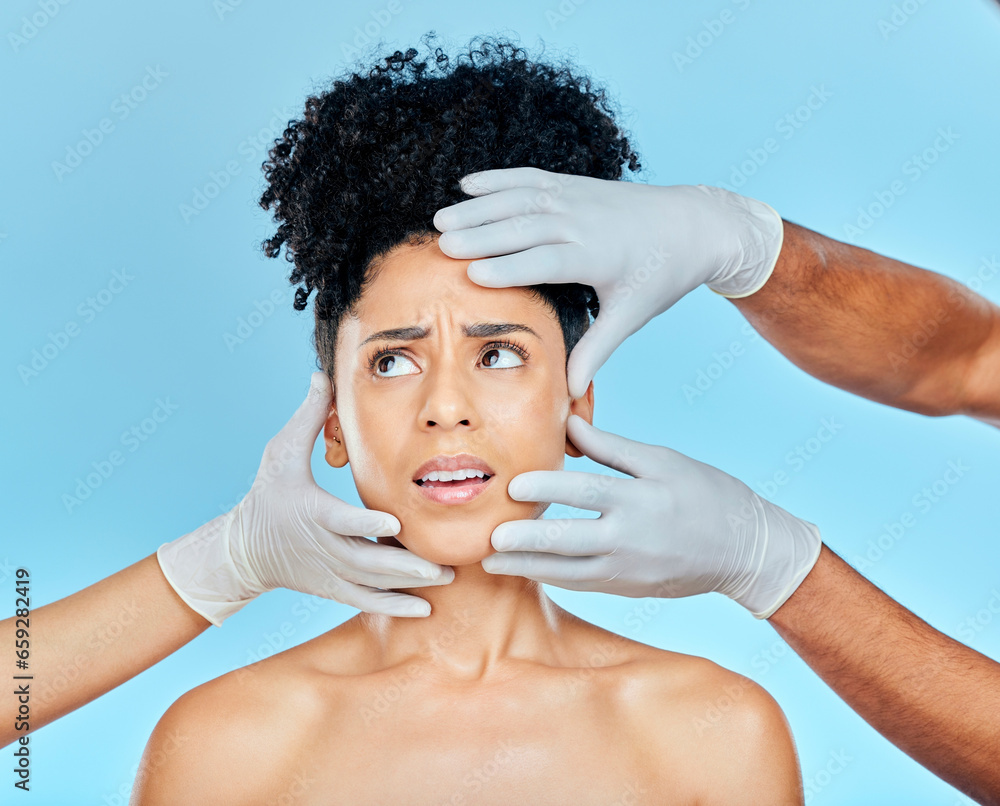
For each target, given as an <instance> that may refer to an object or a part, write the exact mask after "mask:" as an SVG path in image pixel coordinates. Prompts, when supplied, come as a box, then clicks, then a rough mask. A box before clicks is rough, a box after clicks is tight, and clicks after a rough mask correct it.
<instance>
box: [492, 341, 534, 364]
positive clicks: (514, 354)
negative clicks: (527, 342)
mask: <svg viewBox="0 0 1000 806" xmlns="http://www.w3.org/2000/svg"><path fill="white" fill-rule="evenodd" d="M527 357H528V355H527V352H526V351H525V349H524V348H523V347H521V346H520V345H518V344H514V343H513V342H509V341H508V342H503V343H497V344H487V345H486V350H485V352H484V353H483V357H482V363H483V366H484V367H486V368H487V369H513V368H514V367H520V366H523V365H524V359H525V358H527ZM512 359H513V360H512Z"/></svg>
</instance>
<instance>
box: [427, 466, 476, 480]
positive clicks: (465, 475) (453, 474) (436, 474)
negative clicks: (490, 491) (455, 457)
mask: <svg viewBox="0 0 1000 806" xmlns="http://www.w3.org/2000/svg"><path fill="white" fill-rule="evenodd" d="M485 475H486V474H485V473H484V472H483V471H482V470H472V469H471V468H463V469H462V470H432V471H431V472H430V473H428V474H427V475H426V476H424V477H423V478H421V479H420V480H421V481H461V480H462V479H471V478H472V477H473V476H477V477H478V478H483V476H485Z"/></svg>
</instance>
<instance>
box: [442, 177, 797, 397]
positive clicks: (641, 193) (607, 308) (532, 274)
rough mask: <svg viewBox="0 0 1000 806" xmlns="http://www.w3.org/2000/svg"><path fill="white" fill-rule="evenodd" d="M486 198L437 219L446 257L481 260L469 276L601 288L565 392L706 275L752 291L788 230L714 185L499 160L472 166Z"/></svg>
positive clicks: (468, 181)
mask: <svg viewBox="0 0 1000 806" xmlns="http://www.w3.org/2000/svg"><path fill="white" fill-rule="evenodd" d="M461 184H462V189H463V190H464V191H465V192H466V193H468V194H470V195H472V196H477V197H478V198H474V199H468V200H466V201H463V202H459V203H458V204H453V205H451V206H450V207H443V208H442V209H440V210H438V211H437V213H436V214H435V216H434V226H435V227H436V228H437V229H438V230H440V231H441V232H442V233H443V234H442V235H441V237H440V239H439V241H438V245H439V247H440V248H441V251H442V252H444V253H445V254H446V255H448V256H449V257H453V258H460V259H469V258H485V257H490V256H491V255H498V256H500V257H492V258H491V259H489V260H477V261H476V262H475V263H471V264H469V278H470V279H472V280H473V281H474V282H476V283H479V285H483V286H487V287H490V288H502V287H506V286H516V285H537V284H541V283H582V284H584V285H589V286H593V287H594V289H595V290H596V291H597V296H598V299H599V300H600V302H601V310H600V314H599V315H598V317H597V319H596V321H595V322H594V324H593V325H592V326H591V328H590V329H589V330H588V331H587V332H586V333H585V334H584V336H583V338H582V339H580V341H579V342H578V343H577V345H576V347H575V348H574V349H573V353H572V355H571V356H570V359H569V367H568V370H567V372H568V380H569V391H570V394H571V395H572V396H573V397H582V396H583V394H584V392H585V391H586V389H587V386H588V384H589V383H590V381H591V380H592V379H593V377H594V374H595V373H596V372H597V370H598V369H600V368H601V366H603V364H604V362H605V361H607V359H608V357H609V356H610V355H611V353H613V352H614V351H615V350H616V349H617V348H618V346H619V345H620V344H621V343H622V342H623V341H625V339H626V338H628V337H629V336H631V335H632V334H633V333H635V332H636V331H637V330H639V328H641V327H642V326H643V325H645V324H646V323H647V322H648V321H649V320H650V319H652V318H653V317H654V316H657V315H658V314H661V313H663V312H664V311H665V310H667V308H669V307H670V306H671V305H673V304H674V303H675V302H677V300H679V299H680V298H681V297H683V296H684V295H685V294H687V293H688V292H689V291H692V290H693V289H695V288H697V287H698V286H699V285H701V284H702V283H705V284H707V285H708V287H709V288H710V289H712V290H713V291H715V292H717V293H719V294H722V295H723V296H726V297H745V296H749V295H750V294H752V293H754V292H755V291H757V290H759V289H760V288H761V286H763V285H764V283H765V282H766V281H767V279H768V277H770V276H771V272H772V271H773V269H774V264H775V263H776V262H777V260H778V253H779V252H780V251H781V243H782V238H783V235H784V228H783V226H784V225H783V223H782V221H781V217H780V216H779V215H778V214H777V213H776V212H775V211H774V210H772V209H771V208H770V207H768V206H767V205H766V204H764V203H763V202H759V201H755V200H754V199H748V198H745V197H743V196H740V195H738V194H736V193H730V192H729V191H727V190H722V189H721V188H716V187H707V186H705V185H697V186H691V185H677V186H672V187H661V186H657V185H646V184H639V183H635V182H625V181H609V180H605V179H594V178H592V177H587V176H571V175H568V174H559V173H552V172H550V171H543V170H541V169H539V168H501V169H496V170H489V171H481V172H479V173H475V174H469V175H467V176H465V177H463V178H462V180H461Z"/></svg>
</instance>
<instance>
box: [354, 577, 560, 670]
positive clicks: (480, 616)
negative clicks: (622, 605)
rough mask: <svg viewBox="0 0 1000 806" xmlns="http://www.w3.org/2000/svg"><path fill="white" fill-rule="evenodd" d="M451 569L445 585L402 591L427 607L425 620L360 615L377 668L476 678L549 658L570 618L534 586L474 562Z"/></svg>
mask: <svg viewBox="0 0 1000 806" xmlns="http://www.w3.org/2000/svg"><path fill="white" fill-rule="evenodd" d="M454 569H455V579H454V581H452V582H451V583H450V584H448V585H436V586H429V587H423V588H405V589H399V590H400V591H402V592H404V593H408V594H412V595H414V596H419V597H420V598H422V599H426V600H427V601H428V602H430V605H431V614H430V615H429V616H426V617H424V618H403V617H394V616H385V615H381V614H376V613H362V614H360V616H359V620H360V624H361V626H362V629H364V630H365V631H366V632H367V633H368V634H369V635H370V638H371V640H372V641H373V642H374V651H375V653H376V654H377V656H378V663H379V665H380V666H382V667H383V668H388V667H391V666H397V665H403V664H411V663H418V664H426V665H427V666H428V667H431V668H432V669H433V672H434V673H435V674H437V675H440V676H441V677H443V678H446V679H453V680H463V681H475V680H483V679H484V678H487V677H492V676H495V675H497V674H502V672H503V669H504V668H505V667H506V666H507V665H508V664H509V663H510V662H516V661H518V660H528V661H542V662H544V661H546V660H551V659H553V656H554V655H555V653H556V651H557V639H558V638H559V637H560V636H561V634H562V633H563V632H564V629H565V624H566V618H567V617H568V614H567V613H566V612H565V611H563V610H562V609H561V608H560V607H558V605H556V604H555V603H554V602H552V600H551V599H549V598H548V596H546V595H545V592H544V591H543V590H542V586H541V585H540V584H539V583H537V582H535V581H533V580H530V579H525V578H524V577H516V576H506V575H503V574H490V573H488V572H487V571H485V570H484V569H483V567H482V565H480V564H479V563H474V564H470V565H458V566H454Z"/></svg>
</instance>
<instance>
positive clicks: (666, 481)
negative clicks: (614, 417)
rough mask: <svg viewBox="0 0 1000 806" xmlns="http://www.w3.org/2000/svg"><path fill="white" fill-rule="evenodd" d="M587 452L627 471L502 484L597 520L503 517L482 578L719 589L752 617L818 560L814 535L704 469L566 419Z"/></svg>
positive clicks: (648, 592) (657, 592)
mask: <svg viewBox="0 0 1000 806" xmlns="http://www.w3.org/2000/svg"><path fill="white" fill-rule="evenodd" d="M567 433H568V434H569V437H570V439H571V440H572V441H573V444H574V445H576V446H577V447H578V448H579V449H580V450H581V451H583V453H584V454H585V455H587V456H589V457H590V458H591V459H593V460H595V461H597V462H600V463H601V464H604V465H607V466H608V467H612V468H614V469H615V470H618V471H620V472H622V473H627V474H629V475H630V476H633V477H634V478H628V479H623V478H619V477H616V476H603V475H596V474H592V473H581V472H574V471H567V470H533V471H530V472H527V473H521V474H519V475H517V476H515V477H514V478H513V479H511V480H510V483H509V484H508V486H507V491H508V493H509V494H510V497H511V498H513V499H514V500H516V501H543V502H550V503H560V504H566V505H568V506H572V507H578V508H580V509H589V510H598V511H600V513H601V515H600V517H598V518H566V519H555V518H552V519H537V520H526V521H508V522H506V523H502V524H500V525H499V526H497V527H496V529H494V530H493V536H492V542H493V547H494V548H495V549H496V550H497V551H498V552H499V553H498V554H491V555H490V556H489V557H487V558H486V559H484V560H483V568H485V569H486V570H487V571H489V572H490V573H501V574H513V575H516V576H523V577H528V578H530V579H534V580H536V581H538V582H542V583H546V584H549V585H558V586H559V587H562V588H569V589H571V590H585V591H602V592H604V593H614V594H618V595H619V596H633V597H645V596H655V597H660V598H679V597H682V596H694V595H696V594H699V593H709V592H711V591H717V592H718V593H723V594H725V595H726V596H728V597H729V598H730V599H733V600H734V601H736V602H739V603H740V604H741V605H743V607H745V608H746V609H747V610H749V611H750V612H751V613H753V615H754V616H756V617H757V618H768V617H769V616H771V614H773V613H774V611H775V610H777V609H778V608H779V607H780V606H781V605H782V604H784V603H785V601H786V600H787V599H788V597H789V596H791V595H792V593H794V592H795V589H796V588H797V587H798V586H799V584H800V583H801V582H802V580H803V579H805V577H806V575H807V574H808V573H809V572H810V571H811V570H812V567H813V566H814V565H815V564H816V560H817V559H819V552H820V546H821V538H820V534H819V530H818V529H817V528H816V527H815V526H814V525H813V524H811V523H807V522H806V521H802V520H799V519H798V518H796V517H794V516H793V515H790V514H789V513H787V512H785V510H783V509H781V508H780V507H777V506H775V505H774V504H772V503H770V502H769V501H765V500H764V499H762V498H760V497H759V496H757V495H756V494H755V493H754V492H753V491H752V490H751V489H750V488H749V487H747V486H746V485H745V484H744V483H743V482H741V481H739V480H737V479H734V478H733V477H732V476H729V475H727V474H726V473H723V472H722V471H721V470H718V469H716V468H714V467H712V466H710V465H706V464H702V463H701V462H697V461H695V460H694V459H689V458H688V457H687V456H684V455H683V454H681V453H677V452H676V451H673V450H671V449H670V448H663V447H659V446H656V445H646V444H644V443H642V442H633V441H632V440H630V439H626V438H625V437H622V436H618V435H617V434H611V433H608V432H606V431H601V430H600V429H598V428H595V427H594V426H592V425H590V424H589V423H588V422H587V421H586V420H584V419H582V418H580V417H578V416H577V415H575V414H574V415H571V416H570V418H569V421H568V422H567Z"/></svg>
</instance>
